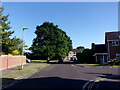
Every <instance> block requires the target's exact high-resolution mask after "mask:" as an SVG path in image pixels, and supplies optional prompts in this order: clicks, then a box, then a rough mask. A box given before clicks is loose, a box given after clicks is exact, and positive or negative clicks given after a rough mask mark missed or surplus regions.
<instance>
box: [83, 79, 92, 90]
mask: <svg viewBox="0 0 120 90" xmlns="http://www.w3.org/2000/svg"><path fill="white" fill-rule="evenodd" d="M92 81H93V80H90V81H88V82H86V83H85V84H84V86H83V90H84V89H85V87H86V86H87V85H88V84H89V83H91V82H92Z"/></svg>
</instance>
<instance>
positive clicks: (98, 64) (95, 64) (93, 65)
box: [85, 64, 102, 66]
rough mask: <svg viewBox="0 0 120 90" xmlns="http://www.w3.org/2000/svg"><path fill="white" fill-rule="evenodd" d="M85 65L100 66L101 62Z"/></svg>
mask: <svg viewBox="0 0 120 90" xmlns="http://www.w3.org/2000/svg"><path fill="white" fill-rule="evenodd" d="M85 65H91V66H100V65H102V64H85Z"/></svg>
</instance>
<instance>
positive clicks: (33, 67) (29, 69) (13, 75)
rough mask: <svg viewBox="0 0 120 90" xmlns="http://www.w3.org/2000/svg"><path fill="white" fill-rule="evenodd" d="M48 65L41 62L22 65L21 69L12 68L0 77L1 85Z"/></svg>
mask: <svg viewBox="0 0 120 90" xmlns="http://www.w3.org/2000/svg"><path fill="white" fill-rule="evenodd" d="M48 65H49V64H43V63H42V64H41V63H36V64H32V63H31V65H28V66H26V67H24V68H23V70H13V71H12V72H10V73H8V74H5V75H3V76H1V77H0V78H2V85H3V86H5V85H8V84H10V83H11V82H13V81H15V80H16V79H19V78H24V77H27V76H29V75H31V74H33V73H35V72H37V71H39V70H40V69H42V68H45V67H46V66H48Z"/></svg>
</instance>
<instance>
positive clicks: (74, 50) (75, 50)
mask: <svg viewBox="0 0 120 90" xmlns="http://www.w3.org/2000/svg"><path fill="white" fill-rule="evenodd" d="M72 51H73V52H76V53H77V52H81V50H78V49H73V50H72Z"/></svg>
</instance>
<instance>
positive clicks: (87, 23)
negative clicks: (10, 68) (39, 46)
mask: <svg viewBox="0 0 120 90" xmlns="http://www.w3.org/2000/svg"><path fill="white" fill-rule="evenodd" d="M2 5H3V6H4V12H3V15H7V14H10V16H9V18H8V19H9V21H10V22H11V23H10V26H11V27H12V29H11V30H14V31H15V33H14V36H17V37H18V38H22V28H23V27H27V28H29V29H28V30H25V31H24V40H25V43H26V45H28V47H30V46H31V44H32V42H33V38H35V37H36V35H35V33H34V32H35V30H36V26H38V25H42V23H44V22H45V21H47V22H53V23H54V24H55V25H58V26H59V28H60V29H62V30H63V31H65V32H66V33H67V35H68V36H70V38H71V40H72V43H73V44H72V45H73V48H76V47H78V46H84V47H85V48H91V43H95V44H104V43H105V32H112V31H117V30H118V3H117V2H3V3H2Z"/></svg>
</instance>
